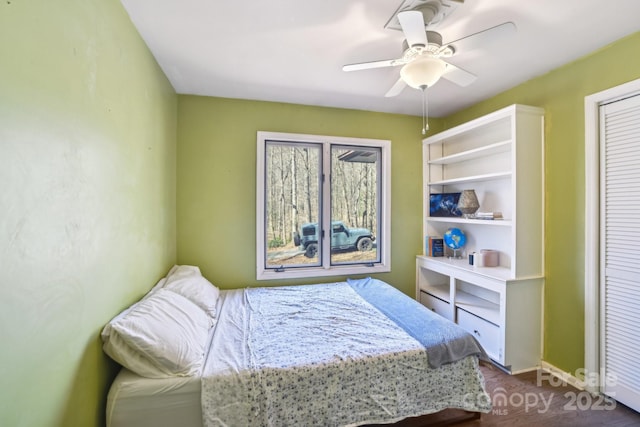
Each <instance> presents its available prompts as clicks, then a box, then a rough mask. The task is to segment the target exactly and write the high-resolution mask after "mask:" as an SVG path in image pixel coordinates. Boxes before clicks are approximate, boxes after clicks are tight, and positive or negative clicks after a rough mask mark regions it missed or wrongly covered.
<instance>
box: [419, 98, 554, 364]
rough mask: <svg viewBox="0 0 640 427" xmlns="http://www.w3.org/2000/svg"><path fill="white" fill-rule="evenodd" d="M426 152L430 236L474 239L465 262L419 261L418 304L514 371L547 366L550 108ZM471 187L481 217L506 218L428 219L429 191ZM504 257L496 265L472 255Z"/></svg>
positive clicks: (527, 110) (477, 129) (495, 117)
mask: <svg viewBox="0 0 640 427" xmlns="http://www.w3.org/2000/svg"><path fill="white" fill-rule="evenodd" d="M422 150H423V193H424V194H423V201H424V203H423V212H424V214H423V237H424V238H425V240H427V238H428V236H432V237H442V236H443V235H444V233H445V232H446V230H447V229H449V228H451V227H457V228H460V229H461V230H462V231H463V232H464V233H465V235H466V237H467V243H466V245H465V247H464V248H463V253H462V258H461V259H451V258H449V255H451V253H450V252H447V253H445V256H444V257H429V256H426V254H427V252H426V246H425V250H424V253H423V254H422V255H418V257H417V260H416V298H417V299H418V300H419V301H420V302H421V303H422V304H424V305H425V306H427V307H429V308H430V309H432V310H433V311H435V312H436V313H438V314H440V315H442V316H444V317H446V318H448V319H450V320H452V321H454V322H456V323H458V324H459V325H460V326H462V327H463V328H465V329H467V330H468V331H469V332H471V333H472V334H474V336H475V337H476V338H477V339H478V341H479V342H480V343H481V344H482V346H483V347H484V349H485V350H486V351H487V353H488V355H489V356H490V357H491V359H492V360H493V361H494V362H496V363H498V364H499V365H501V366H502V367H503V368H505V369H506V370H507V371H509V372H512V373H515V372H521V371H525V370H529V369H534V368H536V367H538V366H539V365H540V359H541V353H542V292H543V282H544V110H542V109H540V108H536V107H529V106H524V105H511V106H509V107H506V108H503V109H501V110H498V111H496V112H494V113H491V114H488V115H486V116H484V117H480V118H478V119H475V120H472V121H470V122H468V123H465V124H462V125H459V126H456V127H454V128H451V129H448V130H446V131H444V132H441V133H439V134H436V135H434V136H431V137H428V138H426V139H424V140H423V142H422ZM467 189H473V190H475V192H476V195H477V197H478V200H479V202H480V209H479V211H482V212H501V213H502V215H503V219H496V220H478V219H467V218H462V217H432V216H430V203H429V201H430V194H433V193H455V192H461V191H462V190H467ZM481 249H491V250H495V251H498V253H499V265H498V266H497V267H475V266H472V265H470V264H469V260H468V254H470V253H472V252H479V251H480V250H481Z"/></svg>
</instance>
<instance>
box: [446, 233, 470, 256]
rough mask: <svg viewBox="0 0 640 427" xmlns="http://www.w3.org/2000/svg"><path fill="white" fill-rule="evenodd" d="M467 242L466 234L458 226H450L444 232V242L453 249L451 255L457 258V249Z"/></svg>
mask: <svg viewBox="0 0 640 427" xmlns="http://www.w3.org/2000/svg"><path fill="white" fill-rule="evenodd" d="M466 243H467V236H465V234H464V232H463V231H462V230H460V229H459V228H455V227H452V228H450V229H448V230H447V231H446V232H445V233H444V244H445V245H447V247H449V248H451V249H452V250H453V257H454V258H458V250H459V249H462V247H464V245H465V244H466Z"/></svg>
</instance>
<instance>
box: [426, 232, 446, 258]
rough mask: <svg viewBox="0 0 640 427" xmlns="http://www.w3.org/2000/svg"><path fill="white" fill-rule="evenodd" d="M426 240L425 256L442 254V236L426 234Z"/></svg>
mask: <svg viewBox="0 0 640 427" xmlns="http://www.w3.org/2000/svg"><path fill="white" fill-rule="evenodd" d="M425 240H426V242H425V243H426V244H427V247H426V251H425V253H426V254H427V256H433V257H437V256H444V240H443V239H442V237H434V236H427V238H426V239H425Z"/></svg>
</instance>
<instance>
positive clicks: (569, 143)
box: [446, 33, 640, 374]
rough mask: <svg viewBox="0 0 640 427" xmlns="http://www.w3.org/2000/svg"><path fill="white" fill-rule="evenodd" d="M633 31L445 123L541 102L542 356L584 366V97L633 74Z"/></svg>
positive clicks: (639, 67) (638, 38) (639, 61)
mask: <svg viewBox="0 0 640 427" xmlns="http://www.w3.org/2000/svg"><path fill="white" fill-rule="evenodd" d="M638 52H640V33H635V34H633V35H631V36H629V37H626V38H624V39H622V40H619V41H617V42H616V43H614V44H612V45H610V46H607V47H606V48H604V49H601V50H599V51H597V52H594V53H592V54H590V55H588V56H586V57H584V58H581V59H580V60H578V61H576V62H573V63H570V64H568V65H565V66H563V67H561V68H558V69H556V70H554V71H552V72H550V73H548V74H545V75H543V76H540V77H538V78H535V79H533V80H530V81H529V82H527V83H524V84H522V85H520V86H517V87H515V88H513V89H511V90H508V91H506V92H504V93H502V94H500V95H498V96H496V97H493V98H491V99H489V100H487V101H485V102H481V103H479V104H476V105H474V106H473V107H471V108H469V109H467V110H464V111H461V112H458V113H456V114H454V115H452V116H450V117H447V119H446V127H451V126H453V125H455V124H459V123H462V122H465V121H467V120H470V119H472V118H475V117H478V116H481V115H483V114H486V113H489V112H491V111H494V110H496V109H498V108H501V107H504V106H506V105H510V104H513V103H520V104H528V105H535V106H538V107H543V108H544V109H545V184H546V186H545V188H546V197H545V204H546V209H545V210H546V215H545V225H546V227H545V234H546V244H545V250H546V252H545V266H546V268H545V274H546V284H545V299H544V307H545V310H544V319H545V323H544V355H543V359H544V360H545V361H547V362H549V363H551V364H552V365H555V366H557V367H559V368H561V369H563V370H565V371H567V372H570V373H572V374H573V373H575V371H576V369H578V368H582V367H584V280H585V274H584V269H585V265H584V255H585V240H584V233H585V214H584V212H585V205H584V204H585V177H584V174H585V167H584V166H585V165H584V162H585V155H584V127H585V123H584V98H585V96H587V95H590V94H592V93H596V92H600V91H602V90H605V89H608V88H610V87H613V86H617V85H620V84H622V83H625V82H628V81H630V80H635V79H638V78H640V55H638Z"/></svg>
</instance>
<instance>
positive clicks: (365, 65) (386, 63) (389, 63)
mask: <svg viewBox="0 0 640 427" xmlns="http://www.w3.org/2000/svg"><path fill="white" fill-rule="evenodd" d="M397 61H398V60H397V59H385V60H382V61H372V62H360V63H358V64H347V65H343V66H342V71H358V70H368V69H370V68H383V67H393V66H394V65H398V63H397Z"/></svg>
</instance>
